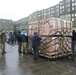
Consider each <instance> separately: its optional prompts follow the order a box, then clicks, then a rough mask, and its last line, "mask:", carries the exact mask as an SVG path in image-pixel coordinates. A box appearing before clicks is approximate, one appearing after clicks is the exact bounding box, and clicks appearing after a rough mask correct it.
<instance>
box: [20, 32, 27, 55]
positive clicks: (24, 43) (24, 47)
mask: <svg viewBox="0 0 76 75" xmlns="http://www.w3.org/2000/svg"><path fill="white" fill-rule="evenodd" d="M21 35H22V49H23V54H27V42H28V36H27V33H26V32H22V33H21Z"/></svg>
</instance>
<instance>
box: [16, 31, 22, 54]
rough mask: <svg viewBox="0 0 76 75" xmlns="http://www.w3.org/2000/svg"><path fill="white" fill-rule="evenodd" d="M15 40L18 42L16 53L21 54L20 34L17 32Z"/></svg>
mask: <svg viewBox="0 0 76 75" xmlns="http://www.w3.org/2000/svg"><path fill="white" fill-rule="evenodd" d="M16 39H17V41H18V52H19V53H22V51H21V49H22V37H21V32H20V31H19V32H18V33H17V35H16Z"/></svg>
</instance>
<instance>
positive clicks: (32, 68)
mask: <svg viewBox="0 0 76 75" xmlns="http://www.w3.org/2000/svg"><path fill="white" fill-rule="evenodd" d="M6 52H7V53H6V54H4V55H2V54H1V53H0V75H76V59H75V60H74V61H72V60H71V59H65V58H64V59H59V60H53V61H49V60H47V61H45V60H44V59H42V58H39V60H40V61H39V62H34V60H33V55H31V54H29V55H23V54H21V55H20V54H18V51H17V45H9V44H6Z"/></svg>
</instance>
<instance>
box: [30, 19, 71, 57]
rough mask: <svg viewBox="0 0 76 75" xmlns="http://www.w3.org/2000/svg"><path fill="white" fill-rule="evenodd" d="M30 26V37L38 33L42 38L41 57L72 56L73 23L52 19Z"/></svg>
mask: <svg viewBox="0 0 76 75" xmlns="http://www.w3.org/2000/svg"><path fill="white" fill-rule="evenodd" d="M30 25H31V27H29V35H30V36H32V34H33V33H34V32H35V31H36V32H38V34H39V35H40V36H41V37H42V40H41V45H40V48H39V54H40V56H44V57H47V58H59V57H64V56H68V55H70V54H72V47H71V44H72V22H70V21H66V20H63V19H57V18H50V19H47V20H41V21H36V22H34V23H32V24H30ZM31 50H32V49H31ZM32 51H33V50H32Z"/></svg>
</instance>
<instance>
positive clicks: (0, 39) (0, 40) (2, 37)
mask: <svg viewBox="0 0 76 75" xmlns="http://www.w3.org/2000/svg"><path fill="white" fill-rule="evenodd" d="M5 42H6V34H5V30H2V31H1V35H0V44H1V50H2V54H5V53H6V52H5Z"/></svg>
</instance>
